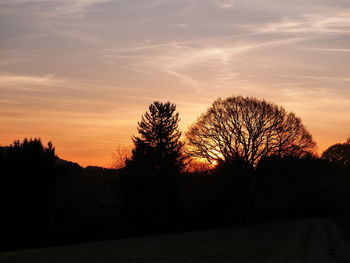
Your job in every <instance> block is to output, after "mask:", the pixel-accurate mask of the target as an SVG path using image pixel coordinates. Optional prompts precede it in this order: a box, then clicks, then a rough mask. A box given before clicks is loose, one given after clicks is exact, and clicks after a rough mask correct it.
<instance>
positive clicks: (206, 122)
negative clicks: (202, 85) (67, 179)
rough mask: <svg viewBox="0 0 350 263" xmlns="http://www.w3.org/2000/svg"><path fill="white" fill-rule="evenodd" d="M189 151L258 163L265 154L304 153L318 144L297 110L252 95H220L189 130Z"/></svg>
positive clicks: (295, 154) (209, 156) (213, 156)
mask: <svg viewBox="0 0 350 263" xmlns="http://www.w3.org/2000/svg"><path fill="white" fill-rule="evenodd" d="M186 137H187V142H188V146H189V152H190V153H191V154H192V155H193V156H195V157H199V158H205V159H206V160H207V161H209V162H213V161H214V160H215V161H218V162H233V161H235V160H237V159H243V160H244V161H246V162H248V163H250V164H251V165H253V166H255V165H256V164H257V162H258V161H259V160H260V159H261V158H262V157H265V156H271V155H278V156H286V155H294V156H302V155H304V154H305V153H307V152H309V151H311V150H313V149H314V147H315V146H316V143H315V142H314V140H313V139H312V136H311V134H310V133H309V132H308V131H307V129H306V128H305V126H304V125H303V124H302V122H301V120H300V118H298V117H297V116H295V114H294V113H288V112H286V110H285V109H284V108H283V107H281V106H278V105H276V104H273V103H269V102H267V101H265V100H258V99H256V98H252V97H242V96H237V97H229V98H226V99H221V98H219V99H218V100H216V101H215V102H214V103H213V104H212V106H211V107H210V108H209V109H208V110H207V111H206V112H205V113H203V114H202V115H201V116H200V117H199V118H198V119H197V121H196V122H195V123H194V124H193V125H192V126H191V127H190V128H189V131H188V132H187V133H186Z"/></svg>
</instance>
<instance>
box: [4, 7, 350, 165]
mask: <svg viewBox="0 0 350 263" xmlns="http://www.w3.org/2000/svg"><path fill="white" fill-rule="evenodd" d="M0 13H1V16H0V21H1V23H0V30H1V33H0V58H1V62H0V91H1V92H0V101H1V105H2V107H1V108H0V116H1V119H2V125H1V128H0V138H1V141H0V145H1V146H5V145H9V144H11V143H12V142H13V141H14V140H17V139H19V140H22V139H24V138H25V137H27V138H30V137H33V138H41V139H42V141H43V143H45V144H46V143H47V142H48V141H52V143H53V145H54V147H55V148H56V153H57V155H58V156H59V157H60V158H62V159H65V160H69V161H72V162H77V163H79V164H80V165H82V166H84V167H85V166H89V165H91V166H102V167H110V166H111V164H112V154H113V152H115V150H116V149H117V148H118V147H119V146H120V145H121V146H126V145H131V144H132V141H131V136H132V135H133V134H135V135H136V134H137V130H136V128H137V122H139V121H140V119H141V116H142V115H143V114H144V113H145V112H146V110H147V109H148V106H149V104H151V103H152V102H153V101H163V102H164V101H170V102H173V103H175V104H176V105H177V111H178V112H179V113H180V119H181V121H180V130H181V131H182V132H183V133H184V132H186V131H187V128H188V127H189V125H191V124H192V123H194V122H195V120H196V119H197V117H198V116H199V115H200V114H201V113H204V112H205V111H206V109H207V108H208V107H210V105H211V104H212V103H213V102H214V101H215V100H216V99H217V98H218V97H221V98H226V97H228V96H238V95H242V96H244V97H246V96H251V97H256V98H259V99H264V100H266V101H268V102H272V103H276V104H278V105H280V106H283V107H284V108H285V109H286V110H287V111H288V112H294V113H295V114H296V115H297V116H298V117H300V118H301V119H302V122H303V124H304V125H305V126H306V127H307V129H308V131H310V133H311V134H312V135H313V138H314V140H315V141H316V143H317V145H318V154H321V153H322V152H323V151H324V150H326V149H327V148H328V147H329V146H331V145H333V144H335V143H343V142H345V141H346V138H347V137H348V136H349V135H350V114H349V113H350V104H349V101H350V90H349V82H350V76H349V72H348V71H349V70H348V69H349V68H350V59H349V58H350V47H349V40H350V3H349V2H347V1H345V0H322V1H319V0H318V1H316V0H311V1H308V2H307V3H305V2H303V1H301V0H297V1H293V2H290V1H288V2H287V1H285V2H282V3H281V1H277V0H268V1H267V2H266V1H265V2H264V3H261V2H260V1H258V0H247V1H240V0H205V1H201V2H199V1H198V0H181V1H176V0H138V1H110V0H100V1H99V0H89V1H85V0H70V1H69V0H63V1H58V0H2V1H0Z"/></svg>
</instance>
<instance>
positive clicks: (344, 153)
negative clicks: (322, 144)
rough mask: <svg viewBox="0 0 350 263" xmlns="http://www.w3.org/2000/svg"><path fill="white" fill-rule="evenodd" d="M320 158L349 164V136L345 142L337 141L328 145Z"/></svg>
mask: <svg viewBox="0 0 350 263" xmlns="http://www.w3.org/2000/svg"><path fill="white" fill-rule="evenodd" d="M322 158H324V159H326V160H328V161H330V162H332V163H340V164H343V165H350V137H349V138H348V139H347V141H346V142H345V143H337V144H334V145H332V146H330V147H329V148H328V149H327V150H325V151H324V152H323V154H322Z"/></svg>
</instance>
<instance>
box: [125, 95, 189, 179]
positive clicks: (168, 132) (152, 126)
mask: <svg viewBox="0 0 350 263" xmlns="http://www.w3.org/2000/svg"><path fill="white" fill-rule="evenodd" d="M179 121H180V119H179V113H178V112H176V105H175V104H173V103H170V102H166V103H162V102H159V101H155V102H154V103H152V104H151V105H150V106H149V110H148V111H147V112H146V113H145V114H144V115H143V116H142V118H141V121H140V122H138V128H137V130H138V133H139V136H134V137H133V142H134V150H133V152H132V157H131V160H129V162H128V164H129V165H130V164H131V165H134V166H137V167H139V168H145V169H147V170H149V169H151V170H152V171H153V172H157V171H159V172H161V173H164V172H165V173H178V172H180V170H181V169H182V167H183V157H182V154H181V150H182V146H183V143H182V142H180V137H181V132H180V131H179V129H178V123H179Z"/></svg>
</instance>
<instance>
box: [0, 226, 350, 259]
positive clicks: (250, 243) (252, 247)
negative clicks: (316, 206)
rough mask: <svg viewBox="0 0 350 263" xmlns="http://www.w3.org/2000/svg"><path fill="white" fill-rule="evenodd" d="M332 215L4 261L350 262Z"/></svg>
mask: <svg viewBox="0 0 350 263" xmlns="http://www.w3.org/2000/svg"><path fill="white" fill-rule="evenodd" d="M348 254H349V251H348V249H347V244H346V242H345V241H344V240H343V238H342V236H341V234H340V233H339V231H338V228H337V227H336V226H335V224H334V223H333V221H331V220H327V219H305V220H294V221H281V222H276V223H265V224H257V225H252V226H243V227H235V228H229V229H218V230H208V231H201V232H192V233H183V234H174V235H163V236H153V237H142V238H130V239H120V240H112V241H103V242H95V243H85V244H80V245H72V246H63V247H51V248H42V249H33V250H24V251H17V252H7V253H1V254H0V262H1V263H2V262H26V263H29V262H36V263H41V262H43V263H44V262H52V263H53V262H105V263H109V262H118V263H123V262H201V263H203V262H236V263H240V262H242V263H243V262H244V263H250V262H257V263H263V262H270V263H274V262H276V263H281V262H283V263H288V262H306V263H308V262H318V263H323V262H327V263H328V262H329V263H330V262H337V263H340V262H350V261H349V255H348Z"/></svg>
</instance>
